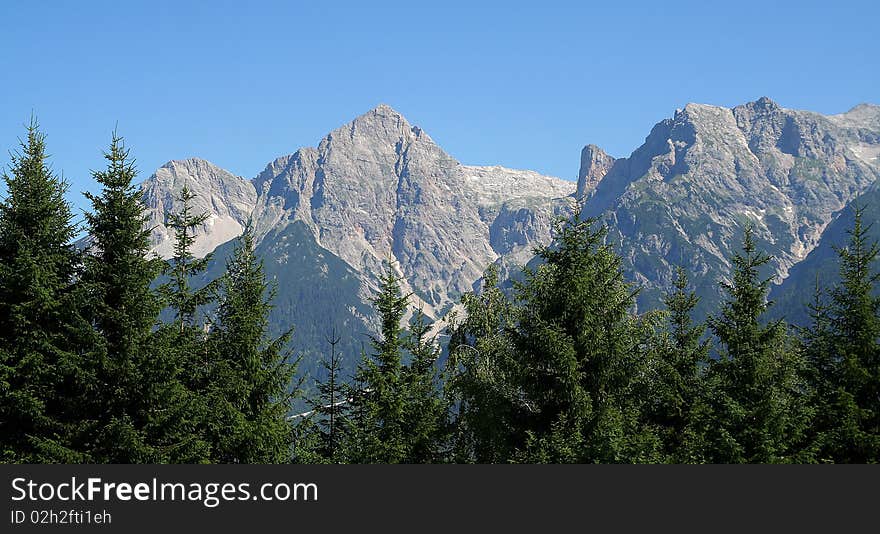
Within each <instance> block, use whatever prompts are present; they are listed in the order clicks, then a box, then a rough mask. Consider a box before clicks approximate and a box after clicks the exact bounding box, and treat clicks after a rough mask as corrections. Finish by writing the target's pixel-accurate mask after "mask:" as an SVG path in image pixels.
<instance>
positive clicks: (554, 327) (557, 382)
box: [513, 209, 659, 462]
mask: <svg viewBox="0 0 880 534" xmlns="http://www.w3.org/2000/svg"><path fill="white" fill-rule="evenodd" d="M595 222H596V221H594V220H592V219H587V220H583V219H582V218H581V215H580V209H577V210H576V213H575V215H574V217H573V218H572V219H570V220H562V221H560V222H559V223H558V224H557V227H556V236H555V239H554V244H553V245H551V246H549V247H542V248H539V249H538V250H537V253H538V257H540V258H541V259H542V260H543V261H544V263H543V265H541V266H540V267H538V268H537V269H536V270H531V271H527V272H526V279H525V282H524V283H522V284H520V285H519V287H518V288H517V297H518V299H519V301H520V303H521V304H520V306H521V311H520V313H519V314H518V317H517V320H518V324H517V325H516V329H515V330H514V332H513V343H514V345H515V348H516V351H517V353H518V356H517V357H518V358H520V361H521V364H520V366H521V371H520V373H519V376H520V379H521V390H522V395H523V396H524V399H526V401H525V402H524V403H523V404H524V405H525V406H526V410H524V411H520V414H518V417H519V418H520V419H521V422H522V424H523V425H524V426H523V428H525V429H526V430H527V434H528V438H527V440H526V442H525V443H524V444H523V445H522V447H521V450H522V454H521V455H520V457H519V459H520V460H524V461H541V462H544V461H551V462H570V461H576V462H643V461H657V460H658V459H659V456H658V448H659V444H658V440H657V438H656V436H654V434H653V432H651V431H650V429H648V428H647V427H645V426H644V425H643V424H642V422H641V421H640V412H641V404H642V403H643V402H644V400H643V399H642V398H641V396H640V394H639V386H640V384H639V382H638V379H639V377H640V376H641V375H643V374H644V364H645V360H646V359H645V358H644V355H643V354H642V347H643V346H644V345H645V344H646V343H648V342H649V341H650V335H651V332H652V329H653V326H652V325H651V324H650V323H651V321H650V320H649V321H644V322H642V321H639V320H638V319H637V318H636V317H634V316H633V315H632V313H631V310H632V308H633V307H634V295H635V291H634V290H633V289H631V288H630V286H629V285H628V284H627V283H626V282H625V281H624V278H623V273H622V270H621V259H620V257H619V256H617V254H615V252H614V251H613V250H612V248H611V245H610V244H608V243H607V242H606V235H607V229H606V228H605V227H604V226H601V227H599V228H598V229H593V225H594V224H595Z"/></svg>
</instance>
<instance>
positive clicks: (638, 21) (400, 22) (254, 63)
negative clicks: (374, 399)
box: [0, 0, 880, 206]
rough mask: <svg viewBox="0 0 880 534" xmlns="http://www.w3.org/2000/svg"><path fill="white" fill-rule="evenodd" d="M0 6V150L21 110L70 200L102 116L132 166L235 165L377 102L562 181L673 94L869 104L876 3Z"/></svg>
mask: <svg viewBox="0 0 880 534" xmlns="http://www.w3.org/2000/svg"><path fill="white" fill-rule="evenodd" d="M588 4H589V2H553V1H550V0H543V1H540V2H529V3H527V4H520V5H518V4H517V3H515V2H498V3H488V2H478V1H476V0H471V1H468V2H462V3H456V2H450V1H443V2H413V1H409V2H400V3H386V2H357V3H351V4H346V3H345V2H340V1H336V2H277V3H274V2H271V3H269V2H243V1H240V0H239V1H234V2H219V1H213V2H204V1H203V2H182V1H175V2H163V1H153V2H119V1H113V2H89V1H86V0H83V1H81V2H73V1H70V2H33V1H18V0H5V1H3V2H2V4H0V77H2V83H0V165H4V166H5V165H6V164H7V162H8V155H7V152H8V150H9V149H11V148H13V147H14V146H15V144H16V142H17V138H18V137H19V136H21V134H22V132H23V126H22V125H23V124H24V123H25V122H26V121H27V119H28V117H29V115H30V113H31V111H32V110H33V111H34V112H35V113H36V114H37V116H38V118H39V120H40V122H41V124H42V126H43V129H44V130H45V132H46V133H47V134H48V146H49V150H50V152H51V154H52V155H53V158H52V162H53V165H54V168H55V169H56V170H60V171H63V172H64V175H65V176H66V177H67V178H68V179H69V180H70V181H71V182H72V184H73V190H74V191H73V193H72V194H71V200H73V201H74V202H75V203H76V204H77V205H78V206H83V205H84V204H85V203H84V202H83V200H82V198H81V196H80V194H79V193H80V192H81V191H82V190H85V189H89V190H93V189H94V188H95V186H94V184H93V183H92V181H91V178H90V176H89V170H90V169H94V168H98V167H100V166H102V165H103V160H102V159H101V156H100V153H101V150H102V148H104V147H105V146H106V145H107V143H108V141H109V138H110V132H111V130H112V129H113V127H114V125H115V124H117V123H118V125H119V131H120V133H121V134H123V135H124V136H125V137H126V138H127V141H128V143H129V145H130V146H131V148H132V150H133V154H134V155H135V156H136V158H137V160H138V162H139V165H138V166H139V168H140V170H141V178H146V177H147V176H149V174H150V173H152V171H153V170H154V169H155V168H156V167H158V166H159V165H161V164H162V163H164V162H165V161H167V160H170V159H177V158H185V157H190V156H198V157H202V158H205V159H208V160H211V161H213V162H215V163H216V164H218V165H220V166H222V167H225V168H227V169H229V170H231V171H233V172H235V173H237V174H240V175H243V176H245V177H252V176H254V175H256V174H257V173H258V172H259V171H260V170H262V168H263V167H264V166H265V164H266V163H268V162H269V161H270V160H272V159H273V158H275V157H277V156H279V155H282V154H287V153H291V152H293V151H294V150H296V149H297V148H298V147H300V146H313V145H315V144H316V143H317V142H318V141H319V140H320V138H321V137H322V136H323V135H324V134H326V133H327V132H329V131H330V130H331V129H333V128H336V127H337V126H339V125H341V124H343V123H345V122H347V121H349V120H350V119H352V118H354V117H355V116H357V115H359V114H361V113H363V112H365V111H367V110H368V109H370V108H372V107H373V106H375V105H376V104H378V103H380V102H384V103H387V104H389V105H391V106H392V107H394V108H396V109H397V110H398V111H400V112H402V113H403V114H404V115H405V116H407V117H408V118H409V119H410V121H411V122H413V123H415V124H418V125H420V126H422V127H423V128H424V129H425V130H426V131H427V132H428V133H429V134H430V135H431V136H432V137H433V138H434V139H435V140H436V141H437V142H438V143H440V144H441V146H443V147H444V148H445V149H446V150H447V151H448V152H449V153H450V154H452V155H453V156H454V157H456V158H458V159H459V160H461V161H463V162H465V163H469V164H503V165H506V166H510V167H515V168H531V169H535V170H538V171H541V172H544V173H548V174H553V175H557V176H561V177H564V178H569V179H573V178H574V177H575V175H576V173H577V168H578V162H579V153H580V149H581V148H582V147H583V145H585V144H587V143H595V144H598V145H600V146H602V147H604V148H605V149H606V150H607V151H608V152H610V153H611V154H612V155H615V156H623V155H628V154H629V153H630V152H631V151H632V150H633V149H634V148H636V147H637V146H638V145H639V144H641V142H642V141H643V139H644V137H645V136H646V135H647V134H648V132H649V131H650V128H651V127H652V125H653V124H655V123H656V122H657V121H659V120H661V119H663V118H664V117H668V116H671V115H672V114H673V113H674V111H675V109H676V108H679V107H682V106H684V104H686V103H687V102H703V103H711V104H718V105H724V106H733V105H736V104H740V103H743V102H747V101H750V100H754V99H756V98H758V97H760V96H763V95H766V96H770V97H771V98H773V99H774V100H776V101H777V102H779V103H780V104H781V105H782V106H785V107H790V108H800V109H810V110H814V111H819V112H823V113H839V112H843V111H846V110H847V109H849V108H851V107H852V106H854V105H856V104H858V103H860V102H866V101H867V102H874V103H880V85H878V81H880V68H878V67H880V55H878V49H880V43H878V31H877V28H878V23H880V8H878V5H880V2H876V1H872V2H869V1H862V2H847V1H843V0H829V1H826V2H816V3H811V2H809V1H799V2H772V1H768V0H764V1H761V2H746V1H737V2H708V1H699V2H680V1H665V2H644V3H634V2H626V1H614V2H601V3H597V4H596V5H588Z"/></svg>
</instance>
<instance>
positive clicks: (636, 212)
mask: <svg viewBox="0 0 880 534" xmlns="http://www.w3.org/2000/svg"><path fill="white" fill-rule="evenodd" d="M878 121H880V107H878V106H871V105H861V106H857V107H856V108H853V110H851V111H849V112H847V113H844V114H841V115H832V116H824V115H821V114H818V113H812V112H807V111H797V110H789V109H785V108H782V107H781V106H779V105H778V104H776V103H775V102H773V101H771V100H770V99H768V98H761V99H759V100H757V101H755V102H751V103H748V104H744V105H741V106H737V107H735V108H732V109H731V108H724V107H719V106H709V105H704V104H688V105H687V106H685V108H684V109H681V110H678V111H677V112H676V113H675V115H674V116H673V117H672V118H668V119H664V120H663V121H661V122H659V123H658V124H657V125H656V126H654V128H653V129H652V131H651V133H650V134H649V135H648V137H647V138H646V140H645V143H644V144H643V145H642V146H641V147H639V148H638V149H636V150H635V151H634V152H633V153H632V154H631V155H630V156H629V157H628V158H620V159H617V160H613V161H612V162H611V163H610V165H608V162H609V158H608V157H607V155H604V153H601V152H599V149H598V148H597V147H588V148H590V150H589V151H587V149H585V154H586V157H582V169H581V173H580V175H581V180H580V183H579V186H578V190H579V191H585V192H586V203H585V210H584V211H585V215H586V216H592V217H600V218H601V219H602V220H603V221H605V222H607V223H608V225H609V227H610V238H611V239H612V240H613V241H614V242H615V243H617V244H618V246H619V250H620V252H621V254H622V255H623V257H624V262H625V266H626V268H627V270H628V271H629V272H630V273H631V275H632V278H633V281H634V282H636V283H637V284H638V285H639V286H640V287H642V291H641V293H640V296H639V306H640V308H641V309H646V308H651V307H655V306H657V305H658V304H659V302H660V299H661V296H662V293H663V292H664V291H665V290H666V289H667V288H668V287H669V285H670V282H671V276H672V273H673V270H674V268H675V267H676V266H677V265H683V266H684V267H686V268H687V269H688V270H689V271H690V272H691V273H692V277H693V282H694V285H695V287H696V289H697V291H698V294H700V296H701V297H703V302H702V305H701V309H700V311H701V312H705V311H709V310H711V309H713V308H714V306H715V305H716V304H717V302H718V301H719V299H720V298H721V296H722V295H721V293H722V291H721V287H720V284H719V282H720V281H722V280H724V279H725V278H726V276H727V275H728V274H729V269H730V264H729V258H730V256H731V255H732V253H733V252H734V251H735V249H737V248H738V247H739V244H740V242H741V239H742V233H743V229H744V227H745V225H746V224H748V223H751V224H753V225H754V226H755V229H756V234H757V237H758V242H759V245H760V246H761V247H762V248H763V249H764V250H766V251H767V252H768V253H770V254H771V255H772V256H773V258H774V259H773V262H772V265H771V267H770V269H768V272H767V275H768V276H772V277H774V279H775V281H776V282H777V283H778V282H781V281H782V280H784V279H785V278H786V277H787V275H788V273H789V270H790V269H791V268H792V266H794V265H795V264H797V263H798V262H800V261H801V260H803V259H804V258H805V257H806V256H807V254H809V252H810V251H811V250H813V249H814V248H815V247H816V246H817V244H818V243H819V241H820V239H821V237H822V234H823V231H824V230H825V228H826V226H827V225H828V224H829V223H830V222H831V220H832V219H833V218H834V216H835V214H836V213H837V212H839V211H840V210H841V209H842V208H844V206H846V205H847V204H848V203H849V202H850V201H852V200H853V199H854V198H855V197H857V196H858V195H859V194H861V193H862V192H864V191H865V190H866V189H867V188H868V187H869V186H870V185H871V184H872V183H874V182H875V181H877V179H878V177H880V160H878V159H877V156H878V154H880V127H878V126H880V123H878ZM602 165H606V166H607V172H605V173H604V174H602V173H601V167H602ZM597 168H598V169H600V171H599V172H597V171H596V169H597ZM597 182H598V183H597ZM596 183H597V185H594V184H596Z"/></svg>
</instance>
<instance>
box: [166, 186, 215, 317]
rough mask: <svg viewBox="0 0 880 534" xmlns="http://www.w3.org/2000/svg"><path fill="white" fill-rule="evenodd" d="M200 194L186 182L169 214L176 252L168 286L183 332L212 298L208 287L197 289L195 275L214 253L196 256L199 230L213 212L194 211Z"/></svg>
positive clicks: (169, 226) (205, 266) (175, 315)
mask: <svg viewBox="0 0 880 534" xmlns="http://www.w3.org/2000/svg"><path fill="white" fill-rule="evenodd" d="M195 198H196V195H195V193H193V192H192V191H191V190H190V189H189V188H188V187H187V186H186V185H184V186H183V188H182V189H181V190H180V193H179V194H178V195H177V196H176V197H175V199H174V200H175V202H176V204H177V209H176V211H174V212H172V213H169V214H167V226H168V228H170V229H172V230H173V231H174V256H173V257H172V258H171V262H170V264H171V265H170V273H169V275H170V278H171V281H170V283H169V285H168V288H167V294H168V298H169V301H170V304H171V308H172V309H173V311H174V317H175V321H176V323H177V326H178V328H179V329H180V332H181V333H183V332H184V331H185V330H186V327H188V326H193V324H194V321H195V317H196V312H197V311H198V309H199V307H200V306H204V305H205V304H207V303H208V302H210V296H211V293H210V289H209V288H208V287H206V288H202V289H200V290H193V289H192V287H191V284H190V282H191V279H192V278H193V277H194V276H196V275H198V274H199V273H202V272H204V271H205V269H206V268H207V266H208V262H209V261H210V259H211V254H208V255H206V256H205V257H204V258H196V257H195V256H193V253H192V248H193V245H194V244H195V241H196V235H195V231H196V230H197V229H198V228H199V227H200V226H201V225H202V224H204V223H205V221H207V220H208V216H209V214H208V213H207V212H202V213H199V214H194V213H193V207H192V201H193V200H194V199H195Z"/></svg>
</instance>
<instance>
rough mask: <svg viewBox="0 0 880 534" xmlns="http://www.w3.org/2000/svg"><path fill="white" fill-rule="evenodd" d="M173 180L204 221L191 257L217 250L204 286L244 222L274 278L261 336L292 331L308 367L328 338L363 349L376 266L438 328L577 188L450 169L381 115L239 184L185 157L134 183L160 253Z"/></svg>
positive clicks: (515, 258)
mask: <svg viewBox="0 0 880 534" xmlns="http://www.w3.org/2000/svg"><path fill="white" fill-rule="evenodd" d="M184 184H185V185H187V187H189V188H190V189H191V190H192V191H193V192H194V193H196V195H197V201H196V203H195V205H194V211H196V212H200V211H207V212H208V213H209V215H210V219H209V222H208V223H207V224H206V225H204V227H203V228H201V229H200V230H199V232H198V233H197V236H196V250H195V252H196V254H197V255H199V256H203V255H204V254H206V253H207V252H209V251H211V250H215V249H216V257H215V259H214V261H213V264H212V266H211V269H210V270H209V272H208V273H207V275H206V279H210V278H211V277H212V276H216V275H218V274H219V273H221V272H222V267H223V262H224V258H225V255H226V254H228V252H229V250H230V248H231V247H232V246H233V244H232V243H229V242H228V241H229V240H230V239H232V238H233V237H235V236H236V235H238V234H240V232H241V229H242V228H243V226H244V224H245V223H246V221H247V220H248V219H249V218H250V219H251V220H252V222H253V225H254V229H255V232H256V235H257V252H258V253H259V254H260V256H261V257H262V258H263V259H264V261H265V265H266V272H267V274H269V275H270V277H271V278H272V279H274V280H275V281H276V282H277V293H276V296H275V300H274V303H275V308H274V309H273V311H272V324H273V328H275V331H276V332H277V331H280V330H281V329H283V328H286V327H288V326H290V325H292V326H294V327H295V329H296V330H295V334H294V338H293V343H294V346H295V347H296V348H297V349H298V350H299V351H300V352H301V353H303V354H305V355H306V360H305V361H304V366H305V368H306V369H307V370H314V369H315V367H316V366H315V365H314V364H315V361H316V358H317V356H318V354H319V353H320V352H321V351H323V350H324V349H325V347H324V339H325V337H326V336H327V335H328V333H329V331H330V329H331V328H334V327H335V328H337V329H338V330H339V331H340V332H343V335H344V336H347V341H346V343H348V344H347V345H346V346H345V347H342V348H344V349H346V353H349V354H354V355H357V354H359V353H360V349H361V345H362V344H363V343H367V344H368V343H369V339H368V337H367V336H368V335H369V334H370V333H373V332H375V330H376V328H375V327H376V325H375V324H374V321H373V316H372V309H371V306H370V299H371V298H372V296H373V295H374V294H375V289H376V281H377V276H378V274H379V273H380V272H381V270H382V268H383V267H382V264H383V262H384V261H385V260H391V261H392V262H394V263H395V264H396V265H397V268H398V269H399V271H400V274H401V275H402V277H403V280H402V285H403V288H404V290H405V291H411V292H412V293H413V295H414V299H413V300H414V307H420V308H422V310H423V312H424V313H425V314H426V315H427V316H428V317H429V318H430V319H440V318H441V317H442V316H443V314H444V313H445V312H446V311H447V310H449V309H450V308H451V307H453V306H454V304H455V303H456V301H457V300H458V297H459V295H460V294H461V293H462V292H465V291H470V290H471V289H472V288H473V286H474V284H475V282H477V280H478V279H479V278H480V276H481V275H482V273H483V271H484V270H485V268H486V267H487V266H488V265H489V264H491V263H493V262H498V263H500V264H502V265H503V266H504V268H505V269H511V268H513V266H514V265H518V264H523V263H525V262H527V261H528V260H529V259H530V258H531V255H532V249H533V248H534V247H535V246H536V245H537V244H546V243H548V242H549V241H550V228H551V224H552V221H553V219H554V218H555V217H557V216H561V215H565V214H566V213H568V210H569V208H570V197H571V195H572V194H573V193H574V191H575V188H576V184H575V183H574V182H569V181H565V180H561V179H558V178H552V177H547V176H542V175H540V174H538V173H535V172H532V171H522V170H513V169H507V168H504V167H500V166H490V167H477V166H467V165H462V164H461V163H459V162H458V161H456V160H455V159H454V158H452V157H451V156H449V155H448V154H446V153H445V152H444V151H443V150H442V149H441V148H440V147H439V146H438V145H437V144H436V143H434V141H433V140H432V139H431V138H430V137H429V136H428V134H427V133H425V132H424V131H423V130H422V129H421V128H419V127H417V126H413V125H411V124H410V123H409V122H408V121H407V120H406V119H405V118H404V117H403V116H402V115H400V114H399V113H398V112H396V111H394V110H393V109H391V108H390V107H388V106H384V105H381V106H378V107H377V108H375V109H373V110H371V111H369V112H367V113H366V114H364V115H362V116H360V117H358V118H356V119H355V120H354V121H352V122H350V123H349V124H346V125H344V126H342V127H340V128H337V129H336V130H334V131H332V132H331V133H330V134H328V135H327V136H326V137H325V138H324V139H323V140H322V141H321V142H320V143H319V145H318V146H317V147H315V148H302V149H300V150H298V151H296V152H295V153H293V154H291V155H287V156H283V157H280V158H277V159H276V160H274V161H273V162H271V163H269V164H268V165H267V166H266V168H265V169H264V170H263V172H261V173H260V174H259V175H258V176H257V177H256V178H254V179H253V180H252V181H246V180H244V179H242V178H239V177H236V176H233V175H232V174H231V173H229V172H227V171H224V170H223V169H220V168H219V167H217V166H215V165H213V164H211V163H209V162H206V161H203V160H198V159H189V160H185V161H172V162H169V163H168V164H166V165H164V166H163V167H162V168H160V169H159V170H158V171H156V173H155V174H154V175H153V176H151V177H150V178H149V179H148V180H147V181H146V182H145V183H144V184H143V191H144V200H145V202H146V203H147V207H148V211H149V216H150V224H151V225H152V226H153V233H152V239H153V245H154V250H155V251H156V252H157V253H158V254H160V255H162V256H163V257H168V256H169V255H170V252H171V246H172V244H173V239H172V237H173V236H172V235H171V234H170V232H169V231H168V229H167V228H166V227H165V226H164V225H163V224H162V223H163V221H164V214H165V213H166V212H167V211H170V210H172V209H173V207H174V206H173V197H174V196H175V195H176V193H178V192H179V191H180V189H181V188H182V187H183V186H184ZM352 363H353V362H352Z"/></svg>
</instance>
